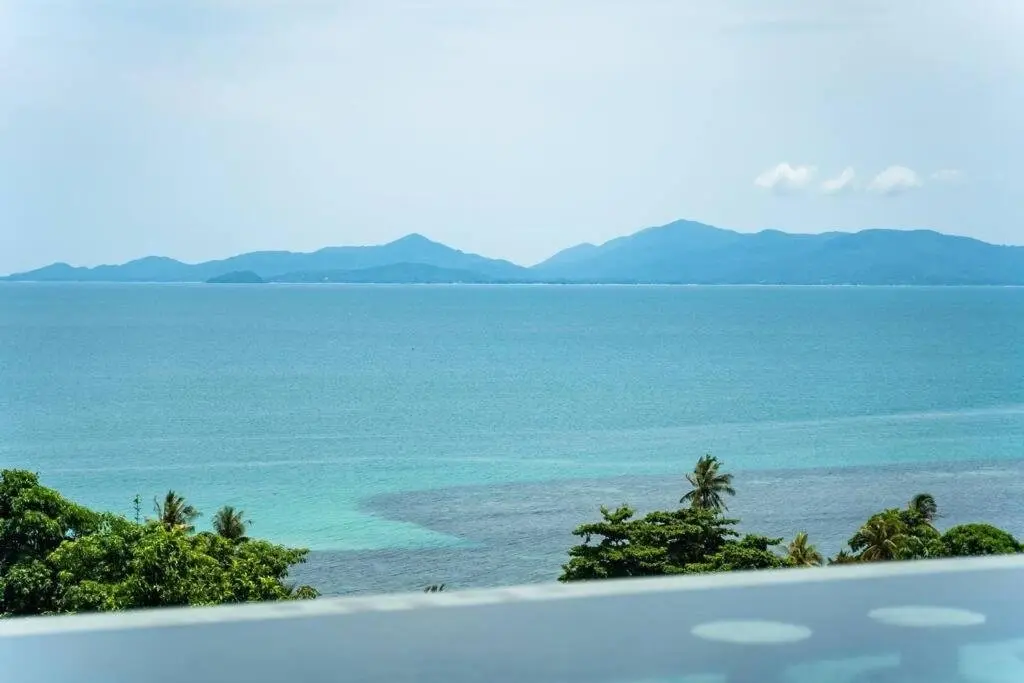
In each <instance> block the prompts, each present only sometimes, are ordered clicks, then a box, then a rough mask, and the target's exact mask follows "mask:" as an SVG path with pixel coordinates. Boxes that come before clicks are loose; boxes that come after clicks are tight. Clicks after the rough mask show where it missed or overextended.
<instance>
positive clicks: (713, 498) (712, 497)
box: [679, 454, 736, 512]
mask: <svg viewBox="0 0 1024 683" xmlns="http://www.w3.org/2000/svg"><path fill="white" fill-rule="evenodd" d="M721 466H722V463H721V461H719V459H718V458H716V457H714V456H712V455H710V454H709V455H704V456H702V457H701V458H700V459H699V460H698V461H697V465H696V466H695V467H694V468H693V472H691V473H690V474H687V475H686V481H687V482H689V484H690V486H691V489H690V490H689V491H687V492H686V494H685V495H683V497H682V498H680V499H679V504H680V505H683V504H689V505H690V507H694V508H702V509H704V510H711V511H712V512H720V511H722V510H726V509H727V507H726V505H725V500H724V498H723V496H726V495H728V496H735V495H736V490H735V489H733V487H732V475H731V474H727V473H725V472H722V471H721V470H720V468H721Z"/></svg>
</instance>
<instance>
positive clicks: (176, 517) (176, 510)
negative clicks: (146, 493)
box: [153, 491, 199, 532]
mask: <svg viewBox="0 0 1024 683" xmlns="http://www.w3.org/2000/svg"><path fill="white" fill-rule="evenodd" d="M153 511H154V512H156V518H157V521H158V522H160V523H161V524H163V525H164V526H165V527H166V528H167V529H183V530H185V531H189V532H191V531H194V530H195V526H193V524H192V522H194V521H195V520H196V518H197V517H199V511H198V510H196V509H195V508H194V507H192V506H191V505H189V504H188V503H187V502H186V501H185V499H184V498H183V497H182V496H179V495H178V494H177V493H175V492H174V491H168V492H167V495H166V496H164V499H163V502H161V501H160V500H159V499H158V498H154V499H153Z"/></svg>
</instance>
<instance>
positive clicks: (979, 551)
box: [941, 524, 1024, 557]
mask: <svg viewBox="0 0 1024 683" xmlns="http://www.w3.org/2000/svg"><path fill="white" fill-rule="evenodd" d="M941 542H942V547H943V549H944V551H945V554H946V555H947V556H948V557H973V556H976V555H1009V554H1012V553H1019V552H1021V551H1024V547H1022V546H1021V543H1020V542H1019V541H1018V540H1017V539H1015V538H1014V537H1013V536H1012V535H1011V534H1010V533H1009V532H1007V531H1003V530H1002V529H999V528H997V527H994V526H992V525H991V524H961V525H959V526H955V527H953V528H951V529H949V530H948V531H946V533H944V534H942V539H941Z"/></svg>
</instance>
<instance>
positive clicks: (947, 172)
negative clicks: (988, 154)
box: [931, 168, 964, 183]
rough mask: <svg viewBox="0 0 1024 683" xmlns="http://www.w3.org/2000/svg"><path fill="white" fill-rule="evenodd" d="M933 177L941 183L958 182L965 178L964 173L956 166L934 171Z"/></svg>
mask: <svg viewBox="0 0 1024 683" xmlns="http://www.w3.org/2000/svg"><path fill="white" fill-rule="evenodd" d="M931 179H932V180H935V181H938V182H940V183H958V182H960V181H961V180H963V179H964V173H963V171H959V170H957V169H955V168H944V169H942V170H940V171H936V172H935V173H932V175H931Z"/></svg>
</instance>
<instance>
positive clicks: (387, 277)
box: [269, 263, 526, 284]
mask: <svg viewBox="0 0 1024 683" xmlns="http://www.w3.org/2000/svg"><path fill="white" fill-rule="evenodd" d="M524 272H526V271H525V270H524ZM524 279H525V278H520V279H518V280H507V279H505V280H499V279H496V278H493V277H489V276H487V275H483V274H481V273H478V272H475V271H472V270H459V269H455V268H439V267H437V266H431V265H427V264H424V263H392V264H389V265H386V266H376V267H374V268H363V269H360V270H314V271H304V272H298V273H285V274H284V275H276V276H274V277H272V278H270V279H269V281H270V282H309V283H313V282H339V283H365V284H389V283H393V284H488V283H497V282H513V281H522V280H524Z"/></svg>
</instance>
